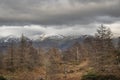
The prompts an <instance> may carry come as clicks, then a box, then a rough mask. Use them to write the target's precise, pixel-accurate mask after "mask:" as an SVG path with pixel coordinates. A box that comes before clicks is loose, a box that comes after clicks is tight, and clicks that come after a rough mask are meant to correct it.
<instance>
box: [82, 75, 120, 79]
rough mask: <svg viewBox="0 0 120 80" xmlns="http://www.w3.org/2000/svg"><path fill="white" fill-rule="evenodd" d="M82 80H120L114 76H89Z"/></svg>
mask: <svg viewBox="0 0 120 80" xmlns="http://www.w3.org/2000/svg"><path fill="white" fill-rule="evenodd" d="M81 80H120V78H118V77H116V76H114V75H96V74H87V75H84V76H83V77H82V79H81Z"/></svg>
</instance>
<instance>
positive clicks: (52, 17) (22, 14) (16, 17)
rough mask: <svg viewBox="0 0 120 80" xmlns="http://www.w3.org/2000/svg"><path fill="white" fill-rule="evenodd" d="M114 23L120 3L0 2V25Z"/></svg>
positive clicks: (64, 0)
mask: <svg viewBox="0 0 120 80" xmlns="http://www.w3.org/2000/svg"><path fill="white" fill-rule="evenodd" d="M106 16H107V17H106ZM100 17H101V18H100ZM117 21H120V0H0V25H29V24H42V25H74V24H81V25H88V24H93V23H95V22H96V23H100V24H101V23H114V22H117Z"/></svg>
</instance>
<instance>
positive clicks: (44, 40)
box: [0, 34, 90, 50]
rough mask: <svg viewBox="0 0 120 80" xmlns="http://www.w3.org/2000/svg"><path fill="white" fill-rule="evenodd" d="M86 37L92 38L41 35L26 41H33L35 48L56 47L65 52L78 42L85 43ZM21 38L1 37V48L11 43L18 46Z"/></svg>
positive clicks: (84, 36)
mask: <svg viewBox="0 0 120 80" xmlns="http://www.w3.org/2000/svg"><path fill="white" fill-rule="evenodd" d="M86 37H90V36H87V35H80V36H73V35H70V36H63V35H59V34H41V35H35V36H34V37H31V38H28V37H25V38H26V40H27V41H28V42H29V41H32V42H33V46H34V47H36V48H38V47H43V48H47V49H49V48H51V47H56V48H60V49H62V50H65V49H67V48H69V47H71V46H72V45H73V44H74V43H76V42H79V43H81V42H83V40H84V39H85V38H86ZM20 40H21V39H20V37H16V36H13V35H10V36H6V37H1V38H0V48H3V47H6V48H7V46H9V45H10V43H11V42H14V43H15V44H16V45H19V44H20Z"/></svg>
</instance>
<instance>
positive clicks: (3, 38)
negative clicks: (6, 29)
mask: <svg viewBox="0 0 120 80" xmlns="http://www.w3.org/2000/svg"><path fill="white" fill-rule="evenodd" d="M19 40H20V38H18V37H16V36H13V35H9V36H6V37H1V38H0V42H12V41H14V42H17V41H19Z"/></svg>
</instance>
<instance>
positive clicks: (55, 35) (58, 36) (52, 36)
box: [40, 34, 64, 41]
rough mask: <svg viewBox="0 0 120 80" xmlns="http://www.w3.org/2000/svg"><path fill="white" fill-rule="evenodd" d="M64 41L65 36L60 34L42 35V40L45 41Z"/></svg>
mask: <svg viewBox="0 0 120 80" xmlns="http://www.w3.org/2000/svg"><path fill="white" fill-rule="evenodd" d="M48 38H49V39H63V38H64V36H63V35H59V34H42V35H40V40H41V41H43V40H45V39H48Z"/></svg>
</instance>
